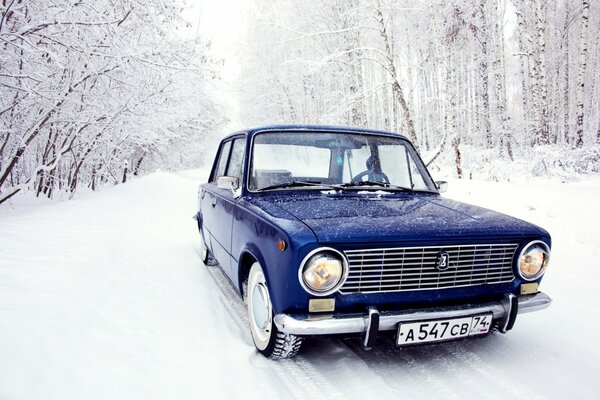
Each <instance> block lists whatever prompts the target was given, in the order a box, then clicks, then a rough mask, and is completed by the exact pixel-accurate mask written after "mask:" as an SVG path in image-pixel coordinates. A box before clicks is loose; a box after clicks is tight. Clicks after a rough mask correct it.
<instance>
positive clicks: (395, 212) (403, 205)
mask: <svg viewBox="0 0 600 400" xmlns="http://www.w3.org/2000/svg"><path fill="white" fill-rule="evenodd" d="M253 203H255V204H256V205H258V206H259V207H261V205H262V207H261V208H263V209H268V208H271V209H272V206H273V205H276V206H278V207H279V208H281V209H283V210H285V211H287V212H288V213H289V214H291V215H293V216H294V217H295V218H297V219H299V220H300V221H302V222H303V223H304V224H306V225H307V226H308V227H309V228H310V229H311V230H312V231H313V232H314V233H315V235H316V236H317V239H318V241H319V242H321V243H342V242H356V243H358V242H391V241H424V240H440V239H441V240H444V239H451V240H453V239H459V240H460V239H471V238H473V239H475V238H478V239H487V238H503V237H515V238H520V237H531V236H545V235H547V232H546V231H544V230H543V229H542V228H540V227H537V226H535V225H533V224H530V223H528V222H525V221H522V220H519V219H517V218H513V217H510V216H507V215H505V214H501V213H498V212H495V211H492V210H488V209H485V208H482V207H477V206H473V205H469V204H465V203H460V202H457V201H454V200H449V199H445V198H443V197H441V196H438V195H434V194H428V193H414V194H413V193H394V194H391V195H385V196H382V195H381V194H375V193H373V194H370V195H367V194H361V195H357V194H355V193H351V194H342V193H337V194H330V193H315V194H312V193H309V194H297V193H294V194H283V193H282V194H277V195H271V196H261V197H260V198H254V199H253ZM261 203H262V204H261ZM267 203H268V204H267ZM268 206H271V207H268Z"/></svg>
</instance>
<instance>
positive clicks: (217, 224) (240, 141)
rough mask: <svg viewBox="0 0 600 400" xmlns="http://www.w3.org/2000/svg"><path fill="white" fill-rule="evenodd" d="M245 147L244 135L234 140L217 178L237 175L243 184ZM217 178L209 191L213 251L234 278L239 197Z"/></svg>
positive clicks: (225, 269) (224, 269)
mask: <svg viewBox="0 0 600 400" xmlns="http://www.w3.org/2000/svg"><path fill="white" fill-rule="evenodd" d="M245 148H246V139H245V138H244V137H237V138H234V139H233V140H232V144H231V151H230V152H229V157H228V161H227V165H226V168H225V171H224V172H222V170H221V171H219V173H220V174H221V175H219V174H217V177H216V179H218V177H219V176H235V177H237V178H239V180H240V185H241V180H242V171H243V162H244V151H245ZM216 179H215V182H214V185H211V190H210V192H209V193H208V196H209V197H210V205H211V208H212V222H211V229H212V230H211V233H212V239H213V241H212V252H213V256H214V257H215V259H216V260H217V261H218V262H219V265H221V268H223V271H224V272H225V273H226V274H227V275H229V276H230V278H232V279H233V277H237V263H236V262H235V257H234V256H233V255H232V254H231V237H232V234H233V233H232V225H233V212H234V209H235V207H236V203H237V201H238V198H237V196H236V195H234V193H233V190H231V189H219V188H218V187H217V182H216Z"/></svg>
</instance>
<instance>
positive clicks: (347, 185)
mask: <svg viewBox="0 0 600 400" xmlns="http://www.w3.org/2000/svg"><path fill="white" fill-rule="evenodd" d="M336 186H337V187H340V188H352V187H360V186H379V187H382V188H386V189H392V190H404V191H409V192H414V190H413V189H411V188H407V187H404V186H398V185H392V184H391V183H384V182H377V181H360V182H356V183H353V182H347V183H342V184H341V185H336Z"/></svg>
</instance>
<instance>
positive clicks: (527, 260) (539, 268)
mask: <svg viewBox="0 0 600 400" xmlns="http://www.w3.org/2000/svg"><path fill="white" fill-rule="evenodd" d="M548 261H550V249H549V248H548V245H547V244H546V243H544V242H542V241H540V240H536V241H533V242H530V243H528V244H527V246H525V247H524V248H523V250H521V254H519V259H518V260H517V263H518V265H517V266H518V269H519V274H520V275H521V277H522V278H523V279H525V280H526V281H534V280H536V279H537V278H539V277H540V276H542V275H543V274H544V272H545V271H546V268H547V267H548Z"/></svg>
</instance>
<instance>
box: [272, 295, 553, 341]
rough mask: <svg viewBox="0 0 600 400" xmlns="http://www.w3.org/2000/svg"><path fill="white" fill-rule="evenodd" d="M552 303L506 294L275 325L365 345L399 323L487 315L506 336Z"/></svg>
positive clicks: (284, 317)
mask: <svg viewBox="0 0 600 400" xmlns="http://www.w3.org/2000/svg"><path fill="white" fill-rule="evenodd" d="M551 302H552V299H551V298H550V297H549V296H548V295H546V294H544V293H536V294H532V295H526V296H521V297H518V298H517V297H516V296H515V295H513V294H507V295H505V296H504V298H503V299H502V300H501V301H499V302H489V303H482V304H467V305H461V306H454V307H438V308H427V309H412V310H402V311H381V312H379V311H378V310H377V309H375V308H374V307H371V308H370V309H369V310H368V311H367V312H366V313H360V314H301V315H297V314H295V315H288V314H277V315H275V318H274V321H275V325H276V326H277V329H279V330H280V331H281V332H285V333H291V334H294V335H306V336H308V335H334V334H346V333H348V334H352V333H364V334H366V335H367V338H366V339H365V345H366V344H367V343H368V342H369V338H368V336H369V335H370V333H371V334H372V333H373V332H375V333H376V332H377V331H390V330H395V329H397V327H398V324H399V323H401V322H411V321H425V320H435V319H450V318H458V317H464V316H470V315H477V314H486V313H490V312H491V313H492V314H493V320H494V321H498V329H499V330H500V331H501V332H506V331H508V330H510V329H511V328H512V325H513V324H514V322H515V319H516V316H517V314H523V313H528V312H532V311H538V310H543V309H544V308H547V307H548V306H550V303H551ZM375 320H376V321H375ZM374 325H375V326H374Z"/></svg>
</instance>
